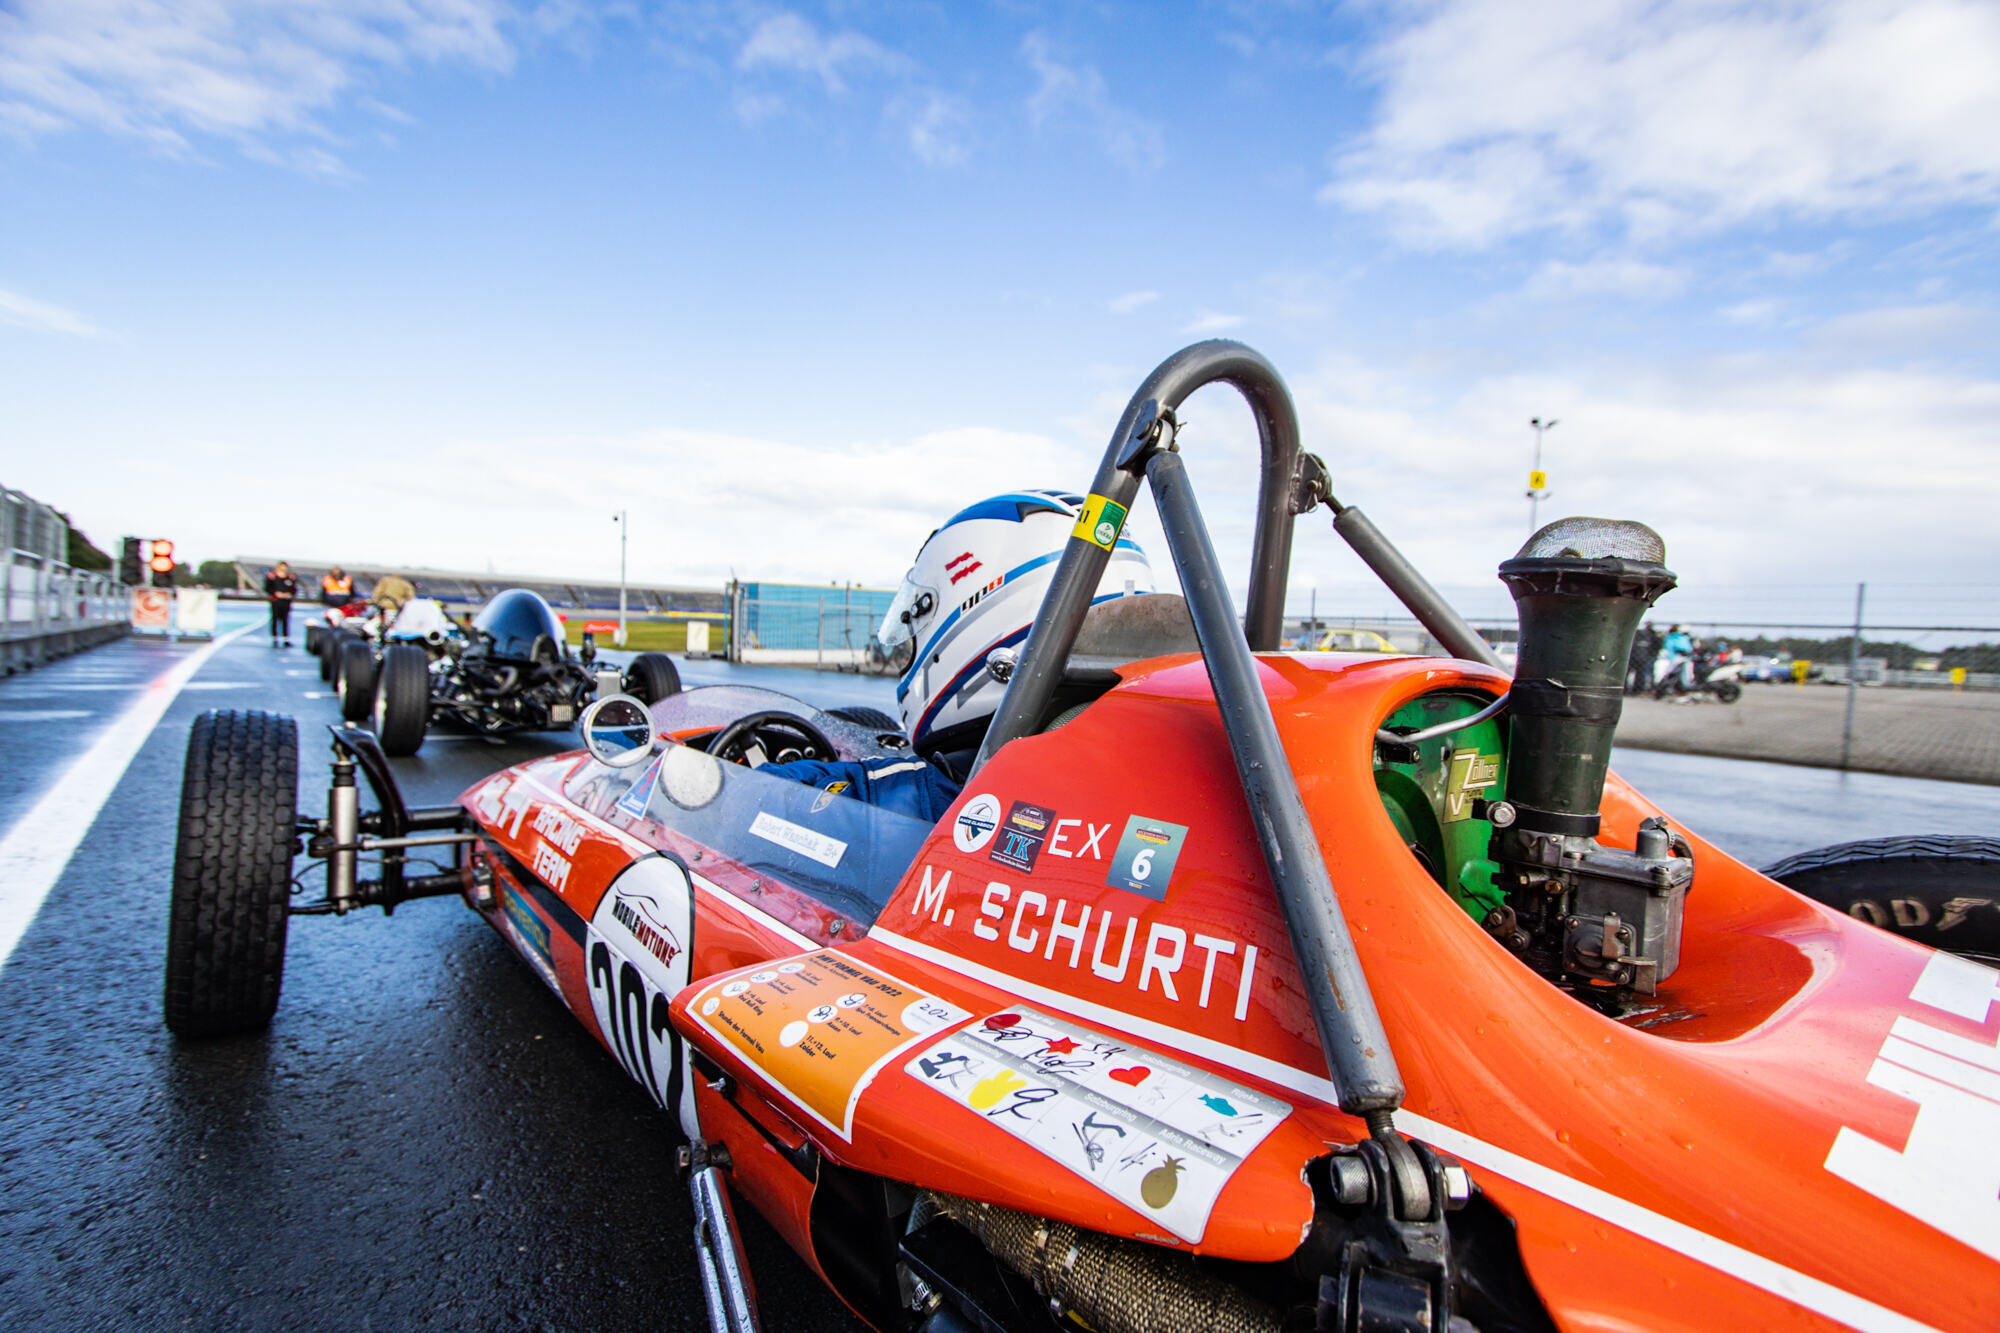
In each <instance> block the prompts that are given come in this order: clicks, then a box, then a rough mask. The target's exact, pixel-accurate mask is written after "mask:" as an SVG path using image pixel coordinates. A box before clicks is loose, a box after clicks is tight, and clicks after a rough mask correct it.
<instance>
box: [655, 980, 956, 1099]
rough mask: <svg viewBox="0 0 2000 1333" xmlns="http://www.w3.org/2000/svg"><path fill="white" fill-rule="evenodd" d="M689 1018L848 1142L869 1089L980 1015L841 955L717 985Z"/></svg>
mask: <svg viewBox="0 0 2000 1333" xmlns="http://www.w3.org/2000/svg"><path fill="white" fill-rule="evenodd" d="M689 1012H690V1013H691V1014H692V1015H693V1016H694V1019H695V1021H696V1022H698V1023H700V1024H701V1025H702V1026H703V1027H704V1028H706V1029H708V1031H709V1032H711V1033H713V1034H714V1035H715V1036H716V1037H718V1038H720V1039H721V1040H722V1041H724V1042H726V1043H727V1044H728V1045H729V1046H731V1047H732V1048H734V1049H735V1051H736V1053H737V1054H738V1055H739V1056H741V1057H742V1058H743V1059H744V1061H746V1062H747V1063H748V1064H750V1065H751V1066H752V1067H753V1068H755V1069H757V1070H759V1071H760V1072H761V1073H763V1075H764V1076H765V1077H766V1078H768V1079H769V1080H770V1081H771V1082H772V1083H773V1084H774V1085H776V1087H777V1088H778V1089H779V1091H781V1092H783V1093H785V1094H786V1095H787V1096H788V1097H790V1098H791V1100H792V1101H793V1102H795V1103H797V1104H798V1105H799V1106H800V1107H801V1108H802V1109H804V1110H805V1111H806V1112H807V1113H808V1114H810V1115H811V1116H812V1117H813V1118H814V1119H816V1120H818V1121H819V1122H820V1123H821V1124H823V1125H825V1126H826V1127H827V1128H828V1129H831V1130H833V1131H834V1132H835V1133H836V1134H839V1135H840V1136H841V1137H842V1138H844V1139H845V1138H851V1137H852V1136H853V1132H854V1106H855V1103H856V1102H858V1101H859V1100H860V1098H861V1093H862V1091H863V1090H864V1089H866V1088H867V1086H868V1085H869V1084H870V1083H872V1082H874V1080H875V1076H876V1075H877V1074H878V1073H880V1072H881V1071H882V1069H883V1068H884V1067H885V1066H887V1065H888V1064H889V1062H890V1061H892V1060H894V1059H895V1058H896V1056H897V1055H898V1054H900V1053H901V1052H903V1051H905V1050H907V1049H909V1047H910V1046H912V1045H914V1044H915V1043H917V1042H919V1041H922V1040H924V1039H925V1038H927V1037H929V1036H930V1035H932V1034H933V1033H936V1032H939V1031H941V1030H943V1029H944V1028H947V1027H950V1026H951V1025H952V1024H954V1023H961V1022H964V1021H965V1020H966V1019H968V1018H970V1017H971V1016H972V1015H971V1014H969V1013H967V1012H966V1011H965V1010H963V1009H960V1008H959V1007H958V1006H957V1005H954V1004H951V1003H949V1002H947V1001H945V1000H940V999H938V998H937V997H936V996H934V995H929V994H927V993H925V992H923V991H920V990H918V989H916V988H915V987H913V986H909V985H906V984H904V983H903V982H900V981H897V980H895V979H894V978H891V977H888V976H885V975H883V974H882V973H880V972H878V971H875V970H873V969H870V968H867V967H864V966H862V965H861V964H860V963H857V962H856V961H854V959H852V958H850V957H848V956H847V955H846V954H844V953H841V952H840V951H839V950H837V949H822V950H821V951H819V952H818V953H813V954H806V955H804V956H803V957H800V958H794V959H791V960H790V961H788V962H785V963H781V964H777V965H774V966H771V967H767V968H764V969H762V970H761V971H758V972H754V973H750V974H748V975H739V976H736V977H734V978H732V979H730V980H728V981H725V982H720V983H716V984H712V985H710V986H709V987H708V988H707V989H705V990H704V991H703V992H702V993H701V994H700V995H698V996H696V997H695V999H694V1002H693V1003H692V1004H691V1005H690V1006H689Z"/></svg>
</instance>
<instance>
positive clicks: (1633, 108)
mask: <svg viewBox="0 0 2000 1333" xmlns="http://www.w3.org/2000/svg"><path fill="white" fill-rule="evenodd" d="M1392 12H1394V13H1397V14H1400V15H1407V16H1409V18H1408V21H1407V22H1406V23H1405V25H1404V26H1402V27H1401V28H1400V29H1399V30H1397V31H1395V32H1394V33H1393V34H1392V35H1390V36H1389V37H1388V38H1387V39H1386V40H1385V41H1383V42H1382V43H1381V44H1380V45H1379V46H1377V47H1376V48H1375V49H1374V50H1373V51H1372V52H1370V53H1369V55H1368V57H1367V60H1366V62H1365V68H1366V70H1367V71H1368V73H1369V74H1370V75H1371V76H1372V77H1373V78H1374V79H1375V80H1376V81H1377V82H1378V83H1379V85H1380V88H1381V103H1380V108H1379V114H1378V116H1377V119H1376V121H1375V123H1374V124H1373V125H1372V126H1371V127H1370V128H1369V129H1368V130H1367V131H1366V133H1364V134H1363V135H1361V136H1360V137H1359V138H1358V139H1356V140H1355V141H1354V142H1352V143H1350V144H1348V145H1347V146H1345V147H1344V148H1343V149H1342V150H1341V151H1340V152H1339V153H1337V155H1336V158H1335V162H1334V177H1333V180H1332V182H1331V183H1330V184H1328V185H1327V186H1326V188H1325V189H1324V191H1323V192H1322V198H1323V199H1324V200H1326V201H1328V202H1331V203H1336V204H1339V205H1341V206H1343V207H1346V208H1349V209H1352V210H1355V211H1360V212H1369V213H1377V214H1380V215H1382V216H1383V217H1384V219H1385V220H1386V221H1387V222H1388V223H1389V224H1390V226H1391V227H1392V228H1393V229H1394V230H1395V231H1396V232H1397V233H1398V235H1399V236H1400V237H1401V238H1402V239H1403V240H1404V241H1406V242H1408V243H1411V244H1416V245H1423V246H1450V247H1466V248H1478V247H1483V246H1486V245H1489V244H1492V243H1494V242H1496V241H1498V240H1501V239H1503V238H1505V237H1508V236H1512V235H1516V234H1520V233H1524V232H1530V231H1536V230H1543V229H1559V230H1560V229H1581V228H1586V227H1595V228H1606V229H1610V230H1616V231H1623V232H1625V233H1627V234H1630V235H1633V236H1637V237H1641V238H1658V237H1661V236H1665V235H1670V234H1680V233H1683V232H1685V231H1687V230H1690V229H1692V230H1697V231H1699V230H1703V229H1712V228H1718V227H1724V226H1730V225H1734V224H1737V223H1742V222H1745V221H1751V220H1760V219H1770V218H1791V217H1803V218H1825V217H1832V216H1841V215H1849V214H1856V213H1859V214H1871V215H1872V214H1881V215H1891V214H1901V213H1908V212H1911V211H1916V210H1924V209H1931V208H1936V207H1939V206H1944V205H1950V204H1956V203H1964V202H1974V203H1982V204H1985V203H1991V202H1993V201H1995V200H1996V199H2000V136H1995V135H1994V134H1993V133H1992V132H1991V128H1990V127H1991V126H1993V125H1995V124H2000V81H1995V80H1994V79H1993V78H1992V77H1991V71H1992V70H1993V69H1995V68H1996V67H2000V9H1996V8H1995V7H1994V6H1992V5H1991V4H1987V3H1981V0H1912V2H1910V3H1884V2H1883V0H1828V3H1823V4H1807V3H1802V2H1799V0H1782V2H1779V3H1767V4H1755V5H1751V4H1741V3H1724V2H1721V0H1667V2H1666V3H1652V2H1651V0H1603V3H1597V4H1589V5H1576V4H1572V3H1569V2H1568V0H1535V2H1534V3H1522V4H1513V5H1493V4H1489V3H1484V0H1442V2H1441V3H1437V4H1427V5H1422V6H1418V5H1415V4H1405V5H1399V6H1395V7H1393V9H1392Z"/></svg>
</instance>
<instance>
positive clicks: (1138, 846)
mask: <svg viewBox="0 0 2000 1333" xmlns="http://www.w3.org/2000/svg"><path fill="white" fill-rule="evenodd" d="M1186 839H1187V825H1185V824H1169V823H1167V822H1166V821H1165V820H1163V819H1149V818H1147V817H1146V816H1144V815H1133V816H1132V817H1131V818H1130V819H1127V820H1126V821H1125V836H1124V837H1123V838H1121V839H1119V841H1118V850H1117V851H1116V852H1114V853H1112V856H1111V871H1110V873H1109V874H1107V875H1106V876H1105V877H1104V882H1105V883H1106V884H1109V885H1110V886H1111V887H1113V888H1115V889H1129V890H1130V891H1132V892H1133V893H1143V894H1145V895H1146V896H1147V897H1148V898H1151V899H1153V900H1154V901H1155V902H1163V901H1165V899H1166V896H1167V885H1168V884H1169V883H1170V882H1171V881H1172V880H1173V877H1174V862H1175V861H1177V860H1179V859H1180V854H1181V844H1182V843H1183V842H1184V841H1186Z"/></svg>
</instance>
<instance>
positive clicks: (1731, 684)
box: [1715, 680, 1743, 704]
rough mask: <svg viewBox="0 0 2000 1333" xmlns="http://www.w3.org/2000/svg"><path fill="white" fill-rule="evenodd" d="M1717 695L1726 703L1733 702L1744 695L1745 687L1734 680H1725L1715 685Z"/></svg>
mask: <svg viewBox="0 0 2000 1333" xmlns="http://www.w3.org/2000/svg"><path fill="white" fill-rule="evenodd" d="M1715 697H1716V698H1718V699H1720V700H1722V702H1724V703H1726V704H1733V703H1735V702H1736V701H1737V700H1738V699H1741V698H1742V697H1743V687H1742V686H1741V685H1739V684H1737V683H1736V682H1735V681H1733V680H1725V681H1723V682H1722V683H1721V684H1720V685H1718V686H1716V687H1715Z"/></svg>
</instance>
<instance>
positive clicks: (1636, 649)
mask: <svg viewBox="0 0 2000 1333" xmlns="http://www.w3.org/2000/svg"><path fill="white" fill-rule="evenodd" d="M1659 660H1660V631H1658V630H1657V629H1654V628H1653V622H1652V621H1650V620H1649V621H1647V622H1646V627H1645V628H1644V629H1642V630H1640V631H1639V632H1638V634H1637V635H1635V636H1633V639H1632V669H1631V670H1630V671H1628V672H1626V673H1625V693H1627V694H1644V693H1645V692H1646V691H1647V690H1650V689H1652V688H1653V663H1655V662H1657V661H1659Z"/></svg>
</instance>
